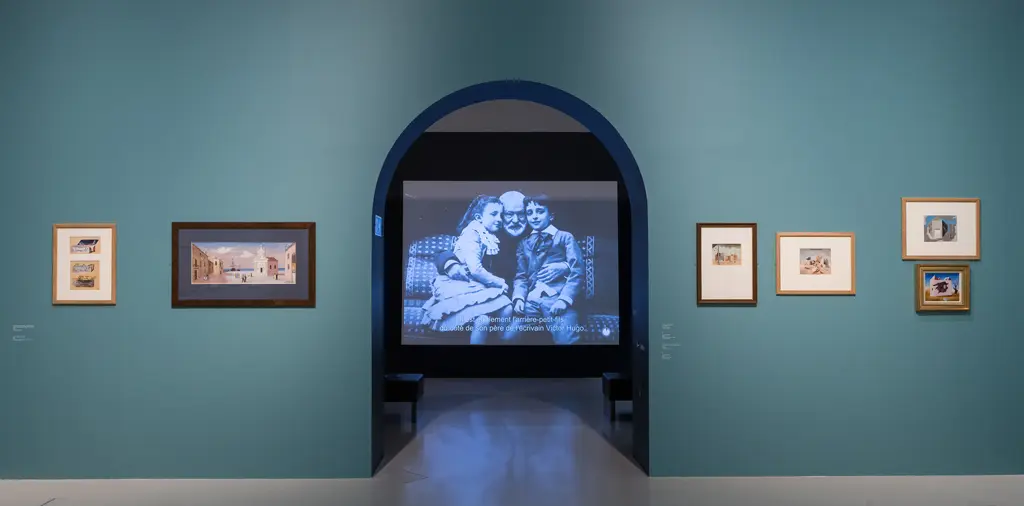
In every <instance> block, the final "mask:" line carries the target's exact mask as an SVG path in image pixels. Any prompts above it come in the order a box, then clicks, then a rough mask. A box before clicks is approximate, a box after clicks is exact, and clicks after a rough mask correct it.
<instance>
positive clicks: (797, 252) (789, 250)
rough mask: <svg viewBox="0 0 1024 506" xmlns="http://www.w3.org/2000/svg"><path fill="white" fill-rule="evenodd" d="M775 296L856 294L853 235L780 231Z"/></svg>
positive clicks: (777, 248) (776, 240)
mask: <svg viewBox="0 0 1024 506" xmlns="http://www.w3.org/2000/svg"><path fill="white" fill-rule="evenodd" d="M775 293H776V294H778V295H855V294H856V293H857V255H856V241H855V238H854V234H853V233H852V232H779V233H777V234H776V235H775Z"/></svg>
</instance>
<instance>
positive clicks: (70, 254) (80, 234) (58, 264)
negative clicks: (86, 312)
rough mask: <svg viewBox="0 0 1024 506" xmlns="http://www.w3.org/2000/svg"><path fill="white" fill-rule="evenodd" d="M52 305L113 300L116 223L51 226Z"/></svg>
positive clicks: (115, 270) (111, 302)
mask: <svg viewBox="0 0 1024 506" xmlns="http://www.w3.org/2000/svg"><path fill="white" fill-rule="evenodd" d="M52 298H53V304H55V305H64V304H92V305H109V306H112V305H115V304H116V303H117V226H116V225H114V224H112V223H60V224H56V225H54V226H53V297H52Z"/></svg>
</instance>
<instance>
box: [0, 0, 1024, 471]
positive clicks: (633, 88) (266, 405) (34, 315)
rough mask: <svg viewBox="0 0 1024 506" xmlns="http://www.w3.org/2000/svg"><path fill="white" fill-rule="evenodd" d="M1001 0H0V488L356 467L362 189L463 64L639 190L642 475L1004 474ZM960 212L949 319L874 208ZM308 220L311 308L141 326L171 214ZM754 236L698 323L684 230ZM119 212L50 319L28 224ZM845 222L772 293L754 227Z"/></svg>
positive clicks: (1006, 198) (1010, 92) (1011, 465)
mask: <svg viewBox="0 0 1024 506" xmlns="http://www.w3.org/2000/svg"><path fill="white" fill-rule="evenodd" d="M1022 27H1024V10H1022V4H1021V3H1020V2H1014V1H997V0H989V1H985V2H971V1H952V0H949V1H938V0H937V1H897V2H852V1H851V2H830V1H826V2H809V1H785V0H779V1H773V2H762V1H755V0H751V1H746V2H741V1H735V0H733V1H715V2H712V1H708V2H696V1H687V2H655V1H639V0H635V1H631V2H615V1H611V0H609V1H601V2H594V1H586V2H585V1H582V0H578V1H559V2H550V1H526V2H476V1H417V2H412V1H408V2H398V1H395V2H379V1H376V2H370V1H355V2H319V1H309V2H249V1H218V2H199V1H185V2H131V1H87V2H61V1H56V0H49V1H44V0H37V1H31V2H30V1H21V2H14V1H10V2H2V3H0V72H2V74H3V78H2V79H0V168H2V172H3V175H4V177H3V189H4V193H5V194H4V199H3V200H2V206H3V212H4V216H5V218H6V219H5V221H4V231H5V234H4V235H5V237H6V238H7V248H6V249H5V252H4V260H5V262H4V265H5V272H6V286H5V288H4V290H3V292H2V297H3V308H2V314H3V318H2V320H3V323H4V324H5V325H6V327H5V328H11V326H12V325H25V324H29V325H34V326H35V327H34V329H31V330H30V331H28V337H29V338H31V340H27V341H18V342H15V341H13V340H12V339H11V338H12V336H9V335H7V333H6V332H5V333H4V334H3V335H0V338H2V339H3V341H2V344H0V354H2V355H0V366H2V367H0V372H2V374H3V377H2V378H0V379H2V382H3V385H4V387H3V388H2V389H0V392H2V393H0V395H2V396H3V397H2V399H0V410H2V416H0V438H2V439H0V443H2V446H0V475H2V477H4V478H15V477H36V478H60V477H300V476H301V477H359V476H367V475H369V474H370V468H369V462H370V457H369V453H370V445H369V433H370V371H369V356H370V339H369V335H370V319H369V316H368V315H369V314H370V307H369V305H370V301H369V297H368V293H369V288H370V283H371V281H370V277H369V274H368V272H369V269H368V266H369V264H370V235H371V218H370V215H369V213H370V207H371V199H372V195H373V189H374V185H375V182H376V178H377V174H378V171H379V168H380V166H381V164H382V162H383V160H384V157H385V155H386V154H387V152H388V150H389V149H390V147H391V143H392V142H394V140H395V139H396V138H397V137H398V135H399V134H400V133H401V131H402V129H403V128H404V127H405V126H406V125H407V124H408V122H409V121H411V120H412V119H413V118H414V117H415V116H416V115H417V114H418V113H419V112H420V111H422V110H423V109H424V108H426V107H427V106H429V105H430V104H431V103H433V102H434V101H435V100H437V99H439V98H441V97H442V96H444V95H446V94H448V93H450V92H452V91H455V90H457V89H460V88H462V87H465V86H469V85H472V84H475V83H478V82H483V81H490V80H496V79H506V78H519V79H527V80H532V81H538V82H542V83H545V84H549V85H552V86H556V87H559V88H561V89H563V90H565V91H568V92H570V93H572V94H574V95H576V96H578V97H580V98H581V99H583V100H585V101H587V102H588V103H590V104H591V105H592V106H594V107H595V108H596V109H597V110H599V111H601V112H602V113H603V114H604V115H605V116H606V117H607V118H608V119H609V120H610V121H611V122H612V124H614V125H615V126H616V127H617V128H618V130H619V131H620V132H621V134H622V135H623V137H624V138H625V140H626V141H627V142H628V143H629V145H630V147H631V149H632V151H633V153H634V155H635V157H636V159H637V161H638V163H639V165H640V168H641V170H642V172H643V174H644V177H645V179H646V186H647V189H648V199H649V200H648V201H649V208H650V218H649V219H650V252H651V253H650V269H651V273H652V276H651V283H652V285H651V292H650V299H651V307H650V319H651V341H652V346H657V345H656V342H659V341H661V340H662V331H661V328H662V325H673V331H672V332H671V334H672V335H673V336H674V337H676V338H677V339H675V340H672V342H673V343H675V344H678V345H679V346H677V347H670V348H666V352H665V353H664V354H663V353H661V352H660V350H659V349H658V348H657V347H655V349H654V350H653V351H655V352H654V353H652V357H651V360H652V363H651V383H650V386H651V391H650V395H651V441H652V448H651V470H652V472H653V474H655V475H661V476H671V475H690V476H706V475H843V474H962V473H972V474H973V473H979V474H981V473H1022V472H1024V430H1022V429H1021V428H1022V427H1024V404H1022V403H1021V402H1020V392H1021V391H1022V389H1024V368H1021V367H1020V366H1019V363H1020V360H1021V357H1022V356H1024V339H1022V338H1024V325H1022V322H1024V319H1022V316H1021V314H1022V312H1021V311H1020V305H1019V303H1018V302H1019V300H1020V299H1018V298H1017V297H1018V296H1019V293H1020V289H1019V288H1018V284H1019V283H1017V282H1016V280H1018V279H1019V278H1020V276H1019V275H1018V271H1016V270H1014V269H1015V268H1016V267H1017V266H1018V265H1019V264H1018V262H1017V256H1018V255H1019V252H1020V251H1021V250H1022V248H1024V239H1022V235H1021V233H1020V231H1019V223H1020V220H1021V218H1022V217H1024V214H1022V212H1021V208H1020V197H1019V188H1020V187H1021V185H1022V183H1024V177H1022V176H1021V172H1020V170H1021V166H1022V164H1024V148H1022V147H1021V146H1024V142H1022V140H1024V130H1022V120H1021V118H1022V117H1024V111H1022V106H1021V100H1020V90H1021V89H1024V76H1022V63H1021V59H1020V54H1021V49H1022V48H1024V47H1022V42H1024V36H1022V34H1024V30H1022V29H1021V28H1022ZM903 196H957V197H959V196H964V197H980V198H981V200H982V217H983V225H982V260H981V261H979V262H975V263H973V264H972V268H973V290H974V291H973V301H972V302H973V311H972V312H971V313H970V314H968V315H941V316H928V317H926V316H919V315H917V314H915V313H914V311H913V292H912V287H911V278H912V270H913V264H912V263H911V262H904V261H902V260H901V259H900V225H899V217H900V197H903ZM193 220H194V221H232V220H239V221H262V220H272V221H293V220H294V221H300V220H301V221H305V220H312V221H316V222H317V229H318V234H317V235H318V250H319V253H320V254H319V255H318V257H319V262H318V263H319V265H318V292H319V293H318V307H317V308H316V309H314V310H298V309H296V310H291V309H282V310H182V309H178V310H172V309H171V307H170V302H169V297H170V261H171V258H170V244H169V236H170V223H171V222H172V221H193ZM698 221H756V222H757V223H758V224H759V230H760V235H759V242H760V244H761V248H760V277H759V282H760V287H761V288H760V304H759V305H758V306H757V307H756V308H698V307H696V304H695V285H694V262H695V252H694V240H695V239H694V223H695V222H698ZM57 222H116V223H117V225H118V233H119V238H120V242H119V249H118V259H119V272H118V287H117V291H118V304H117V306H115V307H106V308H97V307H53V306H51V303H50V251H51V238H50V234H51V228H50V227H51V225H52V224H53V223H57ZM782 230H784V231H852V232H855V233H856V234H857V260H858V262H857V295H856V296H855V297H779V296H775V295H774V293H773V290H772V287H773V286H774V281H775V280H774V268H773V265H774V247H773V246H774V233H775V232H776V231H782Z"/></svg>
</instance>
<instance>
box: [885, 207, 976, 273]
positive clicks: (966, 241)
mask: <svg viewBox="0 0 1024 506" xmlns="http://www.w3.org/2000/svg"><path fill="white" fill-rule="evenodd" d="M902 206H903V210H902V212H901V215H902V222H903V224H902V229H903V259H904V260H980V259H981V199H975V198H909V197H904V198H903V202H902Z"/></svg>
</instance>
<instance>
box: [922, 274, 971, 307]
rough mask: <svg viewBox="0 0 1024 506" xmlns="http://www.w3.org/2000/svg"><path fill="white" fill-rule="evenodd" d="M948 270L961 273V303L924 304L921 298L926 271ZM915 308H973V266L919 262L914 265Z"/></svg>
mask: <svg viewBox="0 0 1024 506" xmlns="http://www.w3.org/2000/svg"><path fill="white" fill-rule="evenodd" d="M935 271H946V272H950V271H952V272H959V273H960V293H961V295H960V298H961V299H963V301H964V303H963V304H961V305H952V304H950V305H948V306H946V305H934V306H926V305H924V300H922V298H921V288H922V286H921V282H922V281H923V279H922V277H923V276H924V275H925V273H926V272H935ZM914 308H915V311H917V312H919V313H932V312H942V313H945V312H964V311H970V310H971V266H970V265H968V264H917V265H915V266H914Z"/></svg>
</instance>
